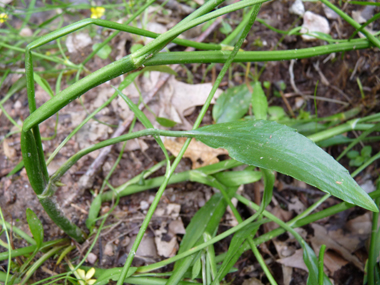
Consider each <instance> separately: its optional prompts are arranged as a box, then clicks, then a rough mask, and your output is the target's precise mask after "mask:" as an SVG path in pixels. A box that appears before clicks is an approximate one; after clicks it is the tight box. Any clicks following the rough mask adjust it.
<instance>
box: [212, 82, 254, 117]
mask: <svg viewBox="0 0 380 285" xmlns="http://www.w3.org/2000/svg"><path fill="white" fill-rule="evenodd" d="M251 98H252V94H251V92H250V91H249V90H248V87H247V85H245V84H243V85H240V86H237V87H232V88H228V89H227V90H226V91H224V92H223V93H222V94H221V95H220V96H219V98H218V99H217V100H216V103H215V105H214V107H213V109H212V117H213V119H214V121H215V122H217V123H226V122H233V121H236V120H239V119H240V118H242V117H243V116H244V115H245V113H247V111H248V108H249V104H250V103H251Z"/></svg>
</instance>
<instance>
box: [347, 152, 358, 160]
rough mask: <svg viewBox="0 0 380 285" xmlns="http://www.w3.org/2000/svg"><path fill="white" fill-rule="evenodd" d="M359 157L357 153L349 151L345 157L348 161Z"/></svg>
mask: <svg viewBox="0 0 380 285" xmlns="http://www.w3.org/2000/svg"><path fill="white" fill-rule="evenodd" d="M358 156H359V152H358V151H357V150H351V151H350V152H348V153H347V157H348V158H349V159H355V158H357V157H358Z"/></svg>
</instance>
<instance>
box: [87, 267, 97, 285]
mask: <svg viewBox="0 0 380 285" xmlns="http://www.w3.org/2000/svg"><path fill="white" fill-rule="evenodd" d="M94 274H95V268H94V267H92V268H91V269H90V270H89V271H87V273H86V278H85V279H86V280H89V279H91V277H92V276H94ZM87 283H88V282H87Z"/></svg>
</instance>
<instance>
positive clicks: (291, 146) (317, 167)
mask: <svg viewBox="0 0 380 285" xmlns="http://www.w3.org/2000/svg"><path fill="white" fill-rule="evenodd" d="M190 133H191V134H193V135H194V137H196V138H197V139H198V140H200V141H201V142H203V143H205V144H207V145H208V146H211V147H213V148H220V147H221V148H225V149H227V150H228V151H229V154H230V156H231V157H232V158H234V159H236V160H238V161H241V162H244V163H246V164H250V165H254V166H258V167H262V168H266V169H272V170H275V171H278V172H281V173H284V174H286V175H289V176H292V177H294V178H296V179H298V180H301V181H304V182H306V183H308V184H310V185H312V186H315V187H317V188H319V189H320V190H322V191H324V192H326V193H329V194H331V195H333V196H336V197H338V198H340V199H342V200H344V201H346V202H349V203H352V204H355V205H358V206H360V207H363V208H365V209H368V210H371V211H376V212H377V211H378V209H377V207H376V205H375V204H374V203H373V201H372V199H371V198H369V196H368V195H367V193H365V192H364V191H363V189H361V188H360V186H359V185H358V184H357V183H356V182H355V180H353V179H352V178H351V176H350V175H349V173H348V171H347V170H346V169H345V168H344V167H343V166H342V165H340V164H339V163H338V162H336V161H335V159H334V158H332V157H331V156H330V155H329V154H327V153H326V152H325V151H323V150H322V149H321V148H319V147H318V146H317V145H315V144H314V143H313V142H312V141H310V140H309V139H307V138H306V137H304V136H302V135H300V134H298V133H296V132H295V131H294V130H293V129H291V128H289V127H286V126H283V125H280V124H277V123H275V122H270V121H242V122H233V123H224V124H216V125H211V126H206V127H203V128H200V129H198V130H194V131H191V132H190Z"/></svg>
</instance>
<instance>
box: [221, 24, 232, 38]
mask: <svg viewBox="0 0 380 285" xmlns="http://www.w3.org/2000/svg"><path fill="white" fill-rule="evenodd" d="M219 31H220V32H221V33H222V34H225V35H228V34H230V33H231V32H232V27H231V25H230V24H228V23H227V22H226V21H222V27H221V28H220V29H219Z"/></svg>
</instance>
